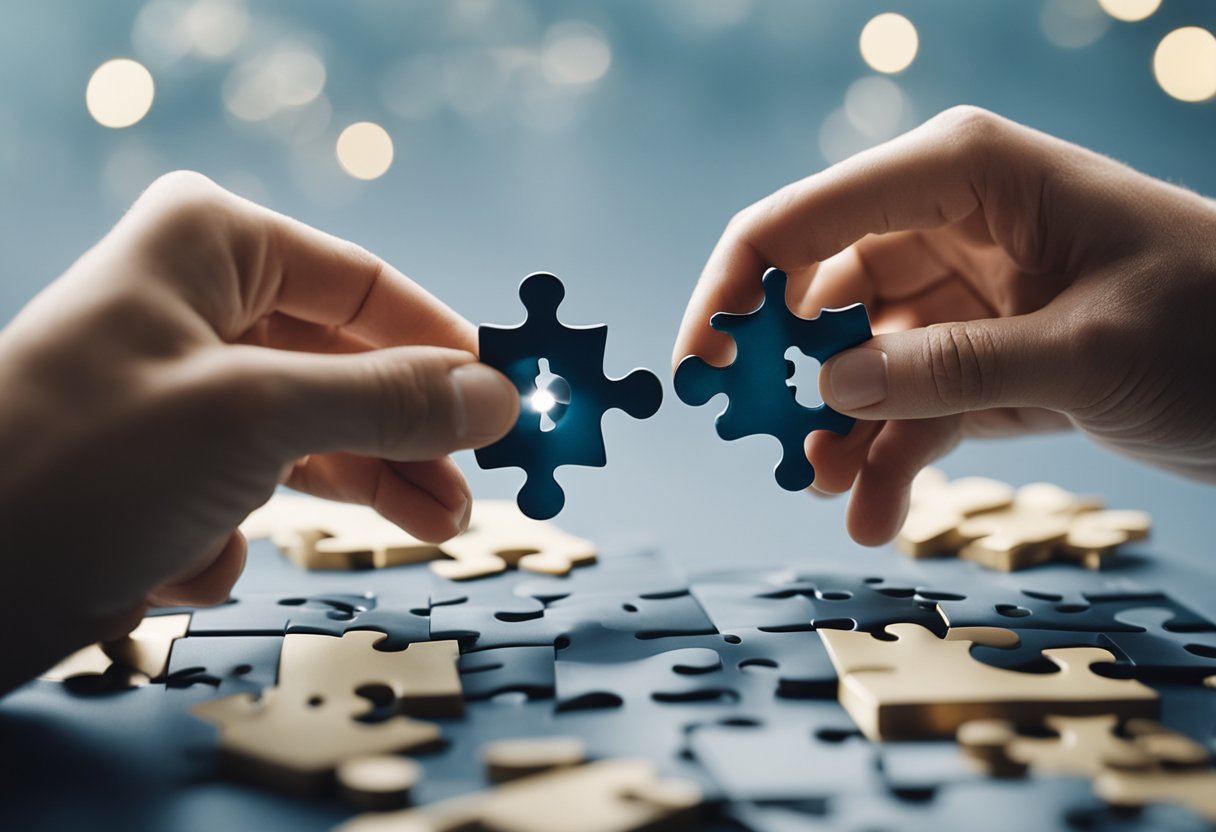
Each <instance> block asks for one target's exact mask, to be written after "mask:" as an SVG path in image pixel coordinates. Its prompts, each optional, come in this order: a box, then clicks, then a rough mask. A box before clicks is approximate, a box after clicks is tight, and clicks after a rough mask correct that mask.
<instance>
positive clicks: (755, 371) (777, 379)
mask: <svg viewBox="0 0 1216 832" xmlns="http://www.w3.org/2000/svg"><path fill="white" fill-rule="evenodd" d="M763 285H764V299H763V300H762V301H761V302H760V305H759V306H757V307H756V308H755V309H753V310H752V311H751V312H748V313H746V314H743V315H736V314H731V313H727V312H719V313H717V314H716V315H714V316H713V317H712V318H711V319H710V321H709V325H710V326H712V327H713V328H714V329H716V330H718V331H719V332H725V333H728V334H729V335H730V336H731V337H732V338H734V340H735V347H736V350H735V360H734V361H733V362H732V363H730V364H728V365H727V366H725V367H714V366H713V365H711V364H708V363H706V362H705V361H704V360H703V359H701V358H699V357H697V356H695V355H690V356H687V357H686V358H684V359H683V360H682V361H681V362H680V365H679V366H678V367H677V368H676V375H675V389H676V395H678V396H679V397H680V399H681V400H682V401H684V402H685V403H686V404H690V405H703V404H705V403H706V402H708V401H709V400H710V399H711V398H713V397H714V396H715V395H717V394H718V393H725V394H726V395H727V396H728V397H729V399H730V401H729V403H728V404H727V406H726V409H725V410H723V411H722V412H721V413H719V414H718V417H717V419H716V420H715V422H714V424H715V426H716V427H717V429H718V436H720V437H722V438H723V439H726V440H731V439H741V438H742V437H744V436H755V435H757V434H768V435H770V436H773V437H776V439H777V441H779V442H780V443H781V449H782V456H781V461H780V462H779V463H777V467H776V468H775V469H774V471H773V473H774V474H775V475H776V479H777V484H778V485H780V486H781V487H782V488H784V489H786V490H787V491H800V490H802V489H804V488H806V487H807V486H809V485H810V484H811V483H812V482H814V481H815V469H814V468H812V467H811V463H810V462H809V461H808V460H807V458H806V452H805V450H804V447H805V443H806V437H807V434H809V433H810V432H811V431H815V430H830V431H832V432H833V433H838V434H842V435H843V434H846V433H848V432H849V430H850V429H851V428H852V427H853V419H852V418H850V417H848V416H844V415H842V414H840V413H837V412H836V411H835V410H832V409H831V408H830V407H828V406H827V405H820V406H818V407H806V406H804V405H801V404H799V403H798V401H797V400H796V399H795V392H796V391H795V389H794V387H793V386H792V385H791V384H790V383H789V379H790V378H791V376H792V375H793V371H794V366H793V364H792V362H790V361H788V360H787V359H786V357H785V353H786V352H787V351H788V350H789V348H790V347H797V348H798V349H800V350H801V351H802V352H803V353H804V354H806V355H807V356H809V357H811V358H814V359H816V360H818V361H819V362H820V363H822V362H824V361H827V360H828V359H829V358H831V357H832V356H833V355H835V354H836V353H838V352H841V351H842V350H846V349H849V348H850V347H855V346H857V345H858V344H861V343H862V342H864V341H867V340H869V338H870V335H871V333H870V319H869V316H868V315H867V314H866V308H865V306H864V305H863V304H860V303H855V304H853V305H852V306H848V307H845V308H843V309H825V310H823V311H822V312H820V313H819V317H817V318H814V319H811V320H808V319H806V318H800V317H798V316H797V315H795V314H794V313H792V312H790V310H789V308H788V307H787V306H786V305H785V285H786V275H785V272H783V271H781V270H780V269H769V270H768V271H767V272H765V273H764V278H763Z"/></svg>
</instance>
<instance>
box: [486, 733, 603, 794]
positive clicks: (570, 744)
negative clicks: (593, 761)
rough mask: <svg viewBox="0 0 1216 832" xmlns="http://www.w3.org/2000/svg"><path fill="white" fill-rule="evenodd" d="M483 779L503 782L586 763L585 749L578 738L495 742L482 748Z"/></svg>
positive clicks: (535, 738)
mask: <svg viewBox="0 0 1216 832" xmlns="http://www.w3.org/2000/svg"><path fill="white" fill-rule="evenodd" d="M481 758H482V760H483V761H484V763H485V767H486V777H488V778H489V780H490V782H491V783H506V782H507V781H509V780H518V779H519V778H521V777H531V776H532V775H534V774H540V773H541V772H543V771H550V770H552V769H555V768H568V767H570V766H577V765H581V764H582V763H585V762H587V746H586V744H585V743H584V742H583V741H582V740H581V739H579V738H578V737H527V738H523V739H512V740H498V741H496V742H492V743H489V744H487V745H486V746H485V748H483V749H482V752H481Z"/></svg>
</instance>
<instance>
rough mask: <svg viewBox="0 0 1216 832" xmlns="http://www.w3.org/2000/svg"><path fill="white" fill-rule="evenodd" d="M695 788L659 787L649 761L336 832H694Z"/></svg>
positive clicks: (514, 785) (574, 773)
mask: <svg viewBox="0 0 1216 832" xmlns="http://www.w3.org/2000/svg"><path fill="white" fill-rule="evenodd" d="M701 802H702V794H701V790H700V787H699V786H697V784H696V783H693V782H691V781H686V780H662V779H659V777H658V775H657V771H656V769H655V765H654V763H653V762H651V761H650V760H641V759H610V760H600V761H598V762H593V763H587V764H586V765H578V766H573V767H569V768H560V769H556V770H553V771H548V772H545V773H543V774H537V775H534V776H532V777H524V778H521V779H519V780H513V781H511V782H509V783H505V784H503V785H501V786H498V787H497V788H494V789H491V790H489V791H485V792H481V793H478V794H472V795H466V796H462V797H457V798H453V799H451V800H446V801H441V802H439V803H435V804H431V805H428V806H424V807H420V808H417V809H407V810H405V811H402V812H388V813H381V814H370V815H362V816H360V817H357V818H354V819H353V820H351V821H350V822H348V823H346V824H344V825H342V826H341V827H339V830H340V832H466V831H469V832H471V830H474V829H476V830H479V832H571V830H578V832H642V830H646V832H678V830H692V829H695V828H696V823H697V815H698V809H699V807H700V806H701Z"/></svg>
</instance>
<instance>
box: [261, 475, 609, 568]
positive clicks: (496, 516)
mask: <svg viewBox="0 0 1216 832" xmlns="http://www.w3.org/2000/svg"><path fill="white" fill-rule="evenodd" d="M241 530H242V531H243V532H244V533H245V536H246V537H248V538H250V539H251V540H253V539H258V538H270V539H271V540H272V541H273V542H274V544H275V545H276V546H277V547H278V548H279V550H280V551H281V552H282V553H283V554H284V556H286V557H287V559H288V560H290V561H291V562H292V563H294V564H295V565H296V566H299V567H300V568H302V569H310V570H329V571H333V570H339V571H354V570H361V569H386V568H389V567H393V566H402V565H406V564H413V563H422V562H424V561H430V562H431V569H432V570H433V571H434V572H435V573H436V574H439V575H442V576H444V577H446V578H449V579H451V580H468V579H470V578H479V577H484V576H486V575H493V574H496V573H498V572H502V571H503V570H505V569H507V567H508V566H518V567H519V568H520V569H523V570H524V571H528V572H538V573H541V574H547V575H565V574H566V573H568V572H569V571H570V569H571V568H572V567H574V566H577V565H581V564H585V563H592V562H594V561H595V556H596V551H595V546H594V545H593V544H592V543H591V542H590V541H588V540H584V539H582V538H579V537H575V536H574V535H571V534H567V533H566V532H564V531H562V530H561V529H559V528H557V527H556V526H553V525H550V524H548V523H542V522H539V521H536V520H533V519H531V518H529V517H527V516H525V515H524V514H522V513H521V512H520V511H519V509H518V508H517V507H516V506H515V504H514V503H511V502H508V501H505V500H479V501H477V502H476V503H474V505H473V512H472V516H471V518H470V520H469V528H468V529H467V530H465V531H464V532H463V533H461V534H459V535H457V536H456V537H454V538H452V539H451V540H449V541H447V542H445V543H442V544H433V543H427V542H425V541H422V540H419V539H417V538H416V537H414V536H413V535H411V534H410V533H409V532H407V531H405V530H404V529H402V528H400V527H399V526H397V525H396V524H395V523H392V522H390V521H388V520H386V519H384V518H383V517H382V516H380V514H379V513H378V512H376V511H375V510H374V509H372V508H369V507H368V506H359V505H350V504H348V503H338V502H334V501H332V500H321V499H318V498H316V497H307V496H304V495H297V494H275V495H274V496H273V497H271V498H270V501H269V502H267V503H266V505H264V506H262V507H261V508H259V509H258V510H256V511H254V512H253V513H252V514H250V515H249V517H248V519H246V520H245V522H244V523H243V524H242V525H241Z"/></svg>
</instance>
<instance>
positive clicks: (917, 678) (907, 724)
mask: <svg viewBox="0 0 1216 832" xmlns="http://www.w3.org/2000/svg"><path fill="white" fill-rule="evenodd" d="M886 633H887V635H888V636H892V637H893V640H889V641H883V640H880V639H877V638H874V637H873V636H871V635H870V634H868V633H860V632H851V631H846V630H820V631H819V636H820V637H821V638H822V639H823V641H824V644H825V645H826V646H827V649H828V654H829V655H830V656H831V658H832V662H833V664H835V666H836V672H837V674H839V676H840V692H839V696H840V703H841V704H842V705H844V707H845V710H847V711H848V712H849V715H850V716H852V717H853V720H854V722H856V723H857V726H858V728H860V729H861V730H862V732H863V733H865V735H866V736H867V737H869V738H870V739H872V740H875V741H877V740H884V739H928V738H932V737H942V736H952V735H953V734H954V732H955V731H956V730H957V729H958V727H959V726H960V725H961V724H963V723H964V722H968V721H970V720H972V719H980V718H996V719H1008V720H1010V721H1013V722H1016V723H1019V724H1022V723H1026V722H1034V721H1037V720H1039V719H1041V718H1042V717H1044V716H1046V715H1048V714H1064V715H1083V714H1096V713H1113V714H1117V715H1120V716H1124V717H1135V716H1155V715H1156V712H1157V709H1158V704H1159V703H1158V697H1157V694H1156V693H1155V692H1154V691H1153V690H1152V689H1150V688H1147V687H1145V686H1144V685H1141V684H1140V683H1139V682H1135V681H1134V680H1131V679H1107V678H1105V677H1103V676H1099V675H1097V674H1095V673H1093V672H1092V671H1091V669H1090V665H1093V664H1095V663H1098V662H1110V661H1113V660H1114V656H1112V655H1111V653H1110V652H1108V651H1106V650H1100V649H1097V648H1090V647H1075V648H1061V649H1058V650H1045V651H1044V652H1043V655H1044V656H1045V657H1047V658H1048V659H1049V660H1050V661H1052V662H1053V663H1054V664H1056V665H1058V666H1059V668H1060V671H1059V672H1058V673H1050V674H1041V673H1019V672H1017V671H1011V670H1003V669H1001V668H996V667H991V666H989V665H986V664H983V663H981V662H978V661H976V660H975V659H973V658H972V657H971V655H970V652H969V651H970V649H971V645H972V644H973V643H974V642H976V641H984V642H986V643H989V644H1001V643H1005V644H1007V643H1009V637H1010V633H1009V631H1007V630H1000V629H996V628H993V629H992V630H991V631H990V632H988V633H985V631H984V629H982V628H969V629H968V630H966V631H965V632H964V633H961V634H949V633H948V634H947V637H946V638H944V639H943V638H938V637H937V636H935V635H934V634H933V633H932V632H930V631H928V630H926V629H924V628H923V627H919V626H917V625H915V624H893V625H891V626H889V627H887V628H886ZM952 635H953V637H952ZM943 680H949V683H948V684H946V683H944V682H943ZM1129 682H1131V684H1128V683H1129Z"/></svg>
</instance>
